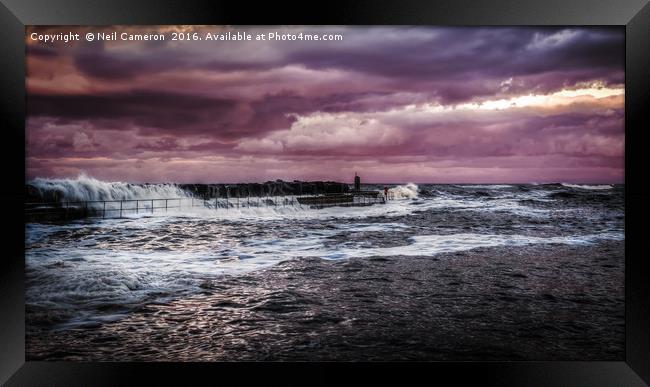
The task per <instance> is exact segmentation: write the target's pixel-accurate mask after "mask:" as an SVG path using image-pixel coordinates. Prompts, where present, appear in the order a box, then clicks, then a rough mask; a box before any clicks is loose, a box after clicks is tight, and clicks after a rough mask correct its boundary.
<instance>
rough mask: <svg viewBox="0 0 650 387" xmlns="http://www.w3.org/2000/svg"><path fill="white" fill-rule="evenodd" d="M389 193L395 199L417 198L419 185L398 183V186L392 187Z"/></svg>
mask: <svg viewBox="0 0 650 387" xmlns="http://www.w3.org/2000/svg"><path fill="white" fill-rule="evenodd" d="M388 194H389V195H391V196H393V197H394V198H395V199H415V198H417V197H418V186H417V185H416V184H413V183H408V184H406V185H398V186H397V187H393V188H390V189H389V190H388Z"/></svg>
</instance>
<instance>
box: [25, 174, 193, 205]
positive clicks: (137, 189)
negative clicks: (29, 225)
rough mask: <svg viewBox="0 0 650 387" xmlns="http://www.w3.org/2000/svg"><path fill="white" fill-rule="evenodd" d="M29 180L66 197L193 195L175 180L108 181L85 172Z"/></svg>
mask: <svg viewBox="0 0 650 387" xmlns="http://www.w3.org/2000/svg"><path fill="white" fill-rule="evenodd" d="M29 183H30V184H31V185H33V186H34V187H36V188H37V189H39V190H41V191H57V192H59V193H60V194H61V199H62V200H65V201H92V200H131V199H165V198H191V195H189V194H188V193H187V191H184V190H182V189H181V188H179V187H178V186H177V185H175V184H131V183H124V182H106V181H101V180H97V179H95V178H92V177H89V176H86V175H84V174H82V175H79V176H78V177H77V178H76V179H47V178H40V177H39V178H36V179H34V180H32V181H30V182H29Z"/></svg>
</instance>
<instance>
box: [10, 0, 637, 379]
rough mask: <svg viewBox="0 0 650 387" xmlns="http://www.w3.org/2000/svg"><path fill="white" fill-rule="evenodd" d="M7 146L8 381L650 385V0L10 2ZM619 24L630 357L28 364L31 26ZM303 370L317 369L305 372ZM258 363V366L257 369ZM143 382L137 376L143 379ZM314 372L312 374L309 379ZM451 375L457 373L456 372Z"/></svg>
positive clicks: (628, 350) (90, 0)
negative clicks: (351, 374)
mask: <svg viewBox="0 0 650 387" xmlns="http://www.w3.org/2000/svg"><path fill="white" fill-rule="evenodd" d="M0 3H1V4H0V45H1V46H2V50H1V51H0V66H1V67H0V68H1V69H2V71H1V72H0V78H1V83H0V93H1V94H2V99H1V103H0V105H1V109H2V110H1V112H0V117H2V123H3V125H2V142H3V143H4V150H3V152H1V155H0V157H1V158H2V164H1V165H2V166H3V175H4V181H5V184H4V187H2V189H0V199H1V203H3V204H4V206H3V207H4V208H3V214H4V219H3V223H4V225H3V231H2V233H0V238H2V245H1V246H2V247H3V248H2V253H1V254H0V255H1V256H2V258H1V259H0V265H1V270H0V326H1V329H0V383H6V385H8V386H26V385H65V386H72V385H85V386H98V385H124V384H140V383H142V382H147V383H145V384H167V383H177V382H176V381H179V380H182V381H183V384H190V383H191V382H189V381H190V380H193V379H194V378H196V377H206V378H207V379H206V380H208V381H210V383H211V384H215V383H219V382H220V381H221V382H223V381H225V380H226V379H225V378H226V377H227V376H236V377H237V379H238V383H241V382H248V381H251V380H252V379H253V378H262V380H264V381H266V382H268V381H270V380H274V381H277V382H278V383H282V384H296V383H301V384H302V383H305V384H306V383H308V382H309V383H311V382H325V381H328V380H330V381H337V380H347V381H349V379H348V378H347V377H345V378H344V377H343V374H342V373H341V372H343V371H349V370H354V371H361V372H360V373H359V374H357V376H356V377H357V378H362V379H361V380H364V381H366V382H368V381H370V380H371V379H370V378H372V379H378V380H382V381H384V382H387V381H390V380H395V381H398V382H399V383H400V384H402V385H404V384H407V383H409V382H411V381H416V380H421V378H425V379H424V381H430V382H436V381H440V380H442V378H452V379H451V380H453V381H454V384H458V383H463V382H480V383H481V385H485V384H488V385H489V384H498V385H501V386H508V385H527V386H537V385H539V386H555V385H558V386H560V385H562V386H564V385H566V386H583V385H584V386H612V385H621V386H635V385H645V384H648V383H650V335H649V333H648V332H649V330H650V297H649V296H650V287H649V285H648V283H649V282H650V281H649V279H650V270H649V269H648V263H647V254H644V250H645V249H644V242H645V239H646V236H645V234H646V230H648V227H647V226H646V223H645V222H646V221H647V220H648V219H650V217H649V215H650V211H649V208H650V206H649V204H648V203H649V202H650V182H649V181H648V179H647V178H646V173H644V172H645V170H646V167H645V166H646V165H647V156H646V155H647V153H648V152H647V149H648V145H649V143H648V134H647V132H648V130H650V123H649V122H648V121H649V118H648V117H649V116H650V112H649V111H648V109H647V108H648V107H649V106H648V105H649V104H650V49H648V47H650V4H649V3H648V1H647V0H594V1H590V0H545V1H540V0H499V1H494V0H493V1H487V0H473V1H472V0H438V1H431V2H422V1H417V0H399V1H395V0H392V1H388V2H385V1H382V2H381V3H380V2H374V1H347V2H342V1H341V2H339V1H334V2H332V1H330V2H319V3H315V2H304V3H297V2H296V3H294V2H279V1H270V2H264V3H261V4H251V3H248V2H245V1H239V2H234V1H233V0H229V1H224V0H218V1H217V0H212V1H173V0H159V1H155V0H147V1H137V2H135V1H129V0H112V1H101V0H50V1H46V0H43V1H25V0H0ZM108 24H248V25H258V24H262V25H270V24H273V25H279V24H290V25H296V24H299V25H311V24H313V25H322V24H337V25H341V24H363V25H382V24H391V25H413V24H415V25H621V26H623V25H624V26H625V30H626V82H625V115H626V118H625V140H626V141H625V211H626V214H625V250H626V251H625V310H626V313H625V316H626V317H625V320H626V321H625V323H626V346H625V360H624V361H620V362H581V361H579V362H423V363H379V364H377V363H372V364H368V363H299V364H289V363H272V364H268V363H254V364H247V363H202V364H195V363H179V364H176V363H173V364H170V363H146V364H145V363H143V364H137V363H67V362H33V361H29V362H26V361H25V337H24V336H25V325H24V324H25V322H24V235H25V229H24V221H23V203H24V200H23V194H24V186H25V165H24V160H25V149H24V148H25V137H24V135H25V131H24V130H25V62H24V61H25V46H24V36H25V35H24V33H25V30H24V28H25V26H26V25H108ZM296 367H298V368H299V369H300V370H302V371H307V372H309V374H308V375H307V376H303V375H304V373H296V372H294V369H295V368H296ZM253 369H255V371H253ZM136 378H137V379H139V380H140V381H139V382H137V381H136V380H137V379H136ZM304 378H307V379H304ZM448 380H449V379H448Z"/></svg>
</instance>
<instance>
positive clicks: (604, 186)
mask: <svg viewBox="0 0 650 387" xmlns="http://www.w3.org/2000/svg"><path fill="white" fill-rule="evenodd" d="M562 185H563V186H565V187H568V188H577V189H589V190H603V189H612V188H614V186H612V185H610V184H599V185H586V184H568V183H562Z"/></svg>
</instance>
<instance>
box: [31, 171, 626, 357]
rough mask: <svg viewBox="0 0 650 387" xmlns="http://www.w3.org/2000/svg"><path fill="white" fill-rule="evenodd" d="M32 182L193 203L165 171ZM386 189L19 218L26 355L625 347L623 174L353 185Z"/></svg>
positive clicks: (463, 353) (536, 353) (555, 353)
mask: <svg viewBox="0 0 650 387" xmlns="http://www.w3.org/2000/svg"><path fill="white" fill-rule="evenodd" d="M32 184H34V185H35V186H37V187H41V188H43V189H51V188H52V187H54V186H56V187H58V189H60V190H63V191H64V192H65V196H64V197H65V198H66V199H67V200H70V199H76V200H97V199H102V200H106V199H151V198H169V197H175V198H180V199H181V200H180V201H181V202H183V201H191V202H194V201H195V200H196V199H195V198H192V196H191V194H189V193H188V192H185V191H183V190H181V189H180V188H178V187H177V186H176V185H174V184H159V185H149V186H146V187H143V186H139V185H133V184H127V183H109V182H102V181H99V180H95V179H90V178H83V179H76V180H75V179H59V180H56V179H55V180H52V179H37V180H35V181H34V182H32ZM384 186H388V187H389V195H388V196H389V198H391V200H388V201H386V203H378V204H374V205H371V206H358V207H328V208H310V207H309V206H304V205H299V204H298V203H297V201H296V200H292V199H295V198H287V197H283V198H282V199H281V200H279V199H277V198H270V199H264V200H262V201H260V200H257V201H255V200H253V202H252V203H251V202H250V201H246V200H242V199H240V200H238V201H237V202H235V201H234V199H232V198H231V199H230V201H228V202H223V200H225V199H220V200H222V202H221V203H220V202H219V200H217V201H216V202H214V203H211V202H209V201H208V202H205V203H204V204H202V205H196V203H194V205H191V206H190V205H181V206H180V208H178V207H175V208H168V209H167V210H166V211H160V210H158V211H153V213H152V212H151V211H147V207H146V204H144V205H143V208H142V210H141V211H138V213H135V212H133V211H132V212H131V213H129V212H128V211H125V213H124V214H123V217H122V218H118V217H111V216H108V217H105V218H104V219H102V218H88V219H80V220H74V221H66V222H43V223H38V222H29V223H26V224H25V278H26V295H25V308H26V357H27V359H28V360H66V361H98V360H99V361H240V360H245V361H251V360H252V361H292V360H297V361H316V360H319V361H320V360H323V361H392V360H397V361H400V360H417V361H432V360H435V361H438V360H585V359H587V360H622V359H623V358H624V336H625V325H624V239H625V230H624V219H625V218H624V185H603V184H568V183H557V184H516V185H514V184H489V185H485V184H413V183H409V184H381V185H372V184H364V185H363V187H362V188H363V189H364V190H373V189H376V190H380V191H381V192H383V188H384ZM197 202H199V201H198V200H197Z"/></svg>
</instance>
